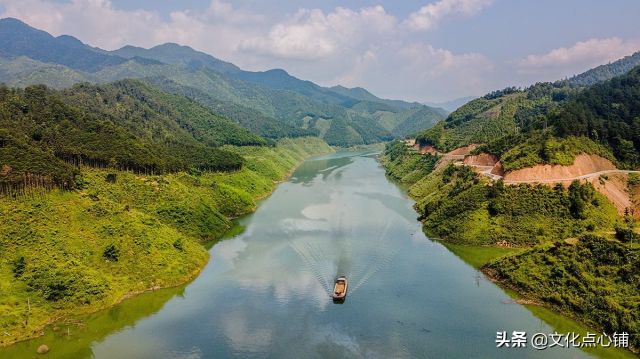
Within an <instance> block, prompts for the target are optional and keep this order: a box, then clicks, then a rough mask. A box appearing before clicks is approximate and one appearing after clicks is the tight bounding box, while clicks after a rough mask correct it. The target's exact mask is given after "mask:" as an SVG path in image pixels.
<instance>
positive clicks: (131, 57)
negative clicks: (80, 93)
mask: <svg viewBox="0 0 640 359" xmlns="http://www.w3.org/2000/svg"><path fill="white" fill-rule="evenodd" d="M122 79H140V80H142V81H144V82H147V83H149V84H151V85H153V86H156V87H159V88H160V89H162V90H163V91H167V92H170V93H173V94H177V95H181V96H187V97H190V98H192V99H195V100H196V101H198V102H200V103H201V104H202V105H204V106H206V107H207V108H208V109H209V110H211V111H212V112H214V113H216V114H219V115H221V116H224V117H227V118H229V119H230V120H232V121H233V122H235V123H237V124H240V125H241V126H243V127H245V128H247V129H249V130H251V131H254V132H256V133H257V134H259V135H261V136H263V137H268V138H280V137H294V136H302V135H316V136H320V137H322V138H324V139H325V140H326V141H327V142H328V143H329V144H332V145H339V146H352V145H357V144H366V143H374V142H379V141H384V140H389V139H391V138H393V137H402V136H406V135H409V134H411V133H412V131H415V130H416V129H419V128H427V127H430V126H432V125H433V124H434V123H436V122H438V121H439V120H442V119H444V118H445V116H446V112H445V111H443V110H441V109H436V108H432V107H430V106H425V105H422V104H419V103H409V102H405V101H399V100H386V99H380V98H378V97H376V96H374V95H373V94H371V93H370V92H368V91H367V90H365V89H361V88H355V89H348V88H345V87H340V86H338V87H333V88H326V87H322V86H319V85H317V84H314V83H313V82H310V81H304V80H300V79H298V78H296V77H293V76H291V75H289V74H288V73H287V72H286V71H284V70H280V69H274V70H269V71H264V72H250V71H243V70H242V69H240V68H239V67H237V66H236V65H234V64H231V63H228V62H225V61H222V60H219V59H217V58H215V57H213V56H211V55H208V54H205V53H203V52H199V51H196V50H194V49H192V48H190V47H187V46H180V45H178V44H173V43H168V44H163V45H159V46H155V47H152V48H150V49H144V48H140V47H134V46H125V47H123V48H121V49H118V50H115V51H106V50H102V49H99V48H95V47H91V46H89V45H86V44H84V43H82V42H81V41H80V40H78V39H76V38H74V37H72V36H59V37H54V36H52V35H50V34H48V33H46V32H44V31H41V30H37V29H34V28H32V27H30V26H29V25H27V24H25V23H23V22H21V21H20V20H17V19H11V18H7V19H2V20H0V81H1V82H4V83H5V84H7V85H9V86H17V87H25V86H28V85H33V84H45V85H47V86H50V87H53V88H56V89H63V88H68V87H70V86H72V85H73V84H76V83H80V82H91V83H109V82H114V81H118V80H122ZM405 121H410V122H407V123H404V122H405Z"/></svg>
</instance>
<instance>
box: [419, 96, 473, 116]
mask: <svg viewBox="0 0 640 359" xmlns="http://www.w3.org/2000/svg"><path fill="white" fill-rule="evenodd" d="M476 98H478V97H476V96H467V97H461V98H457V99H455V100H450V101H445V102H425V103H424V104H425V105H427V106H431V107H439V108H442V109H444V110H446V111H448V112H453V111H455V110H457V109H459V108H460V107H461V106H463V105H464V104H466V103H467V102H469V101H473V100H475V99H476Z"/></svg>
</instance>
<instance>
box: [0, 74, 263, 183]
mask: <svg viewBox="0 0 640 359" xmlns="http://www.w3.org/2000/svg"><path fill="white" fill-rule="evenodd" d="M0 112H1V113H2V115H1V116H0V165H1V166H2V172H1V173H0V184H1V185H2V187H1V189H2V192H3V193H7V192H14V191H16V190H17V191H21V190H22V189H23V188H25V187H33V186H41V187H51V186H57V187H61V188H75V187H76V186H78V185H79V184H78V180H77V178H76V176H77V174H78V171H77V169H76V168H75V167H74V165H81V164H87V165H91V166H99V167H106V166H109V167H115V168H118V169H128V170H134V171H136V172H140V173H154V172H156V173H162V172H172V171H180V170H190V169H194V170H208V171H225V170H237V169H239V168H240V167H241V166H242V158H241V157H239V156H238V155H236V154H233V153H231V152H228V151H225V150H221V149H219V148H217V146H220V145H223V144H235V145H256V144H265V143H266V142H265V140H264V139H262V138H260V137H258V136H256V135H254V134H252V133H251V132H249V131H247V130H245V129H243V128H241V127H239V126H238V125H236V124H234V123H232V122H230V121H229V120H226V119H224V118H221V117H218V116H217V115H214V114H212V113H211V112H210V111H208V110H207V109H205V108H204V107H202V106H201V105H199V104H197V103H195V102H193V101H191V100H188V99H186V98H180V97H178V96H174V95H168V94H163V93H161V92H160V91H158V90H155V89H153V88H151V87H149V86H148V85H144V84H142V83H139V82H135V81H123V82H119V83H115V84H111V85H107V86H95V85H86V84H85V85H78V86H75V87H72V88H71V89H69V90H65V91H56V90H51V89H48V88H46V87H44V86H31V87H27V88H26V89H24V90H22V89H11V88H7V87H0Z"/></svg>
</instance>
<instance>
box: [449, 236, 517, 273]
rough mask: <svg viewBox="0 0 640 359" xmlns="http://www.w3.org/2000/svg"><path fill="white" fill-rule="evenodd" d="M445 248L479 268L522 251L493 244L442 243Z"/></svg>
mask: <svg viewBox="0 0 640 359" xmlns="http://www.w3.org/2000/svg"><path fill="white" fill-rule="evenodd" d="M443 244H444V246H445V247H447V249H449V250H450V251H451V252H452V253H453V254H455V255H456V256H458V257H459V258H460V259H462V260H463V261H465V262H467V263H468V264H470V265H471V266H472V267H474V268H481V267H482V266H484V265H485V264H487V263H489V262H491V261H494V260H496V259H498V258H502V257H505V256H508V255H513V254H517V253H520V252H522V251H523V249H522V248H503V247H495V246H469V245H459V244H453V243H447V242H444V243H443Z"/></svg>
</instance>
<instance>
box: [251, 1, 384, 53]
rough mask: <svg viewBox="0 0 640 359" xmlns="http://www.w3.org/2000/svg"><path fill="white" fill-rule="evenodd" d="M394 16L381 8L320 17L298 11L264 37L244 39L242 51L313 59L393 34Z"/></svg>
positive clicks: (316, 13) (320, 14) (341, 10)
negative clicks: (385, 34)
mask: <svg viewBox="0 0 640 359" xmlns="http://www.w3.org/2000/svg"><path fill="white" fill-rule="evenodd" d="M395 24H396V19H395V17H393V16H391V15H389V14H387V13H386V11H385V9H384V8H383V7H382V6H375V7H370V8H364V9H360V10H358V11H354V10H351V9H346V8H342V7H338V8H336V9H335V11H333V12H331V13H329V14H326V15H325V14H324V13H323V12H322V11H321V10H317V9H316V10H300V11H299V12H298V13H297V14H295V16H293V18H292V19H291V20H289V21H286V22H285V23H279V24H276V25H275V26H273V27H272V28H271V30H270V31H269V33H268V34H267V35H266V36H261V37H255V38H251V39H248V40H246V41H244V42H242V44H241V45H240V49H241V50H243V51H249V52H251V51H254V52H258V53H261V54H267V55H272V56H276V57H280V58H285V59H298V60H315V59H320V58H323V57H327V56H330V55H334V54H336V52H338V51H341V50H342V49H344V48H346V47H351V48H355V47H358V46H361V45H362V44H363V43H365V42H367V40H368V39H370V38H371V37H372V36H379V35H380V34H383V33H387V32H390V31H393V29H394V27H395Z"/></svg>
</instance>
